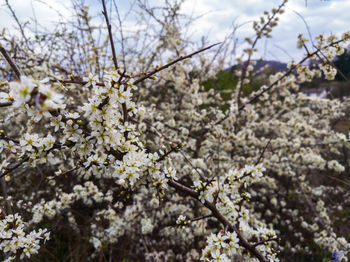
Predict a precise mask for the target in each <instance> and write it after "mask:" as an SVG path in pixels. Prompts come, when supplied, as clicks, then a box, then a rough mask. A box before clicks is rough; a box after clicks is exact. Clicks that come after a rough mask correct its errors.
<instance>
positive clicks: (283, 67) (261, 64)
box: [227, 59, 287, 71]
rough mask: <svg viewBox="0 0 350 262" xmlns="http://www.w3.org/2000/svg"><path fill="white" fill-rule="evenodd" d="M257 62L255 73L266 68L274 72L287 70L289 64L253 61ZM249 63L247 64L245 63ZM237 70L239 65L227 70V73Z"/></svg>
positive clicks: (260, 60)
mask: <svg viewBox="0 0 350 262" xmlns="http://www.w3.org/2000/svg"><path fill="white" fill-rule="evenodd" d="M253 61H256V65H255V66H254V71H259V70H260V69H262V68H263V67H264V66H268V67H269V68H270V69H273V70H278V71H283V70H286V69H287V64H286V63H282V62H279V61H274V60H262V59H259V60H253ZM245 63H247V62H245ZM235 68H237V65H234V66H232V67H230V68H228V69H227V71H233V70H234V69H235Z"/></svg>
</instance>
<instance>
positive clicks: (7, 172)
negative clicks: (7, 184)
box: [0, 157, 29, 178]
mask: <svg viewBox="0 0 350 262" xmlns="http://www.w3.org/2000/svg"><path fill="white" fill-rule="evenodd" d="M28 160H29V157H25V158H23V159H22V160H21V161H20V162H18V163H17V164H14V165H13V166H12V167H9V168H7V170H6V171H5V172H3V173H2V174H0V178H2V177H4V176H6V175H7V174H9V173H10V172H11V171H13V170H15V169H16V168H18V167H20V166H21V165H22V164H23V163H25V162H27V161H28Z"/></svg>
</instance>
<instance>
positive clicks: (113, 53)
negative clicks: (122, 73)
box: [102, 0, 119, 69]
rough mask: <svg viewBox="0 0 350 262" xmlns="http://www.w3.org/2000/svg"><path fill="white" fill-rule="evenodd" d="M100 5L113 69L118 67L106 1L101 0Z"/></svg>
mask: <svg viewBox="0 0 350 262" xmlns="http://www.w3.org/2000/svg"><path fill="white" fill-rule="evenodd" d="M102 5H103V11H102V14H103V15H104V17H105V19H106V24H107V29H108V35H109V40H110V42H111V48H112V56H113V63H114V67H115V69H118V68H119V67H118V60H117V55H116V53H115V48H114V41H113V35H112V26H111V24H110V22H109V19H108V14H107V8H106V3H105V0H102Z"/></svg>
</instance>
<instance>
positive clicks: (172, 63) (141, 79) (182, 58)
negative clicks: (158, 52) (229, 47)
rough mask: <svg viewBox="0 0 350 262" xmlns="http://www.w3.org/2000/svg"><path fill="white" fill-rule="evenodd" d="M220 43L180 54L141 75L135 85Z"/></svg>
mask: <svg viewBox="0 0 350 262" xmlns="http://www.w3.org/2000/svg"><path fill="white" fill-rule="evenodd" d="M218 44H220V43H216V44H213V45H210V46H207V47H205V48H202V49H200V50H198V51H196V52H193V53H191V54H189V55H186V56H180V57H179V58H177V59H175V60H173V61H171V62H170V63H168V64H166V65H164V66H161V67H159V68H156V69H154V70H153V71H151V72H149V73H148V74H147V75H145V76H143V77H141V78H139V79H137V80H135V81H134V83H133V84H134V85H137V84H138V83H141V82H142V81H144V80H146V79H148V78H150V77H151V76H152V75H154V74H156V73H158V72H160V71H162V70H164V69H166V68H168V67H169V66H172V65H174V64H176V63H177V62H180V61H182V60H185V59H187V58H191V57H192V56H194V55H196V54H199V53H201V52H203V51H205V50H208V49H210V48H212V47H213V46H216V45H218Z"/></svg>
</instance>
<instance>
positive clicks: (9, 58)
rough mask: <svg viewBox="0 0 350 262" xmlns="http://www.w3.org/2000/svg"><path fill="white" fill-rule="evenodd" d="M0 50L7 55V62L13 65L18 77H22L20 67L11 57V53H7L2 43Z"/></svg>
mask: <svg viewBox="0 0 350 262" xmlns="http://www.w3.org/2000/svg"><path fill="white" fill-rule="evenodd" d="M0 52H1V54H2V55H3V56H4V57H5V59H6V61H7V63H9V65H10V66H11V68H12V70H13V71H15V74H16V76H17V78H18V79H20V78H21V72H20V71H19V69H18V67H17V66H16V64H15V62H13V60H12V59H11V57H10V55H9V54H8V53H7V51H6V50H5V48H4V47H3V46H2V45H1V44H0Z"/></svg>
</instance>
